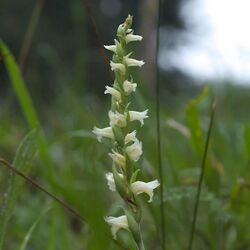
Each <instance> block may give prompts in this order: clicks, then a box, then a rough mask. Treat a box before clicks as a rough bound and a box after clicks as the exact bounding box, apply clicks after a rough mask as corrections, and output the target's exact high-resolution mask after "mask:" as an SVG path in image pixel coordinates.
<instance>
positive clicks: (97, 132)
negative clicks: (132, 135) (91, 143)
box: [92, 127, 114, 142]
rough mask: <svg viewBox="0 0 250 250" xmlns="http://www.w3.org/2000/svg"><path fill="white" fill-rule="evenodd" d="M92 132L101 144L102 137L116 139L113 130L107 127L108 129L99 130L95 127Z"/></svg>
mask: <svg viewBox="0 0 250 250" xmlns="http://www.w3.org/2000/svg"><path fill="white" fill-rule="evenodd" d="M92 132H93V133H94V134H95V135H96V136H97V140H98V141H99V142H101V140H102V137H106V138H110V139H114V134H113V130H112V128H111V127H107V128H97V127H94V129H93V130H92Z"/></svg>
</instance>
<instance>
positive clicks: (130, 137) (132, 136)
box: [125, 130, 138, 144]
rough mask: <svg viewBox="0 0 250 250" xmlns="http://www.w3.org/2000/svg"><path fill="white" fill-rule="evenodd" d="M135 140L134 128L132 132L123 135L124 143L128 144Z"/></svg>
mask: <svg viewBox="0 0 250 250" xmlns="http://www.w3.org/2000/svg"><path fill="white" fill-rule="evenodd" d="M136 140H138V139H137V138H136V130H134V131H133V132H131V133H128V134H127V135H126V136H125V144H128V143H130V142H135V141H136Z"/></svg>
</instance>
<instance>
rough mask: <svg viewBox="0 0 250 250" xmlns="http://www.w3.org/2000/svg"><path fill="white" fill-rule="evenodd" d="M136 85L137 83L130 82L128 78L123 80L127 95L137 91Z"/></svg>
mask: <svg viewBox="0 0 250 250" xmlns="http://www.w3.org/2000/svg"><path fill="white" fill-rule="evenodd" d="M136 87H137V84H136V83H133V82H130V81H128V80H126V81H124V82H123V90H124V92H125V93H126V94H127V95H129V94H130V93H132V92H135V90H136Z"/></svg>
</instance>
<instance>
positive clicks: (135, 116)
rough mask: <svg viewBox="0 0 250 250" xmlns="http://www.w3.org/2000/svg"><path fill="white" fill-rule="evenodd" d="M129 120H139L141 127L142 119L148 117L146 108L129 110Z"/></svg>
mask: <svg viewBox="0 0 250 250" xmlns="http://www.w3.org/2000/svg"><path fill="white" fill-rule="evenodd" d="M129 118H130V121H139V122H140V123H141V127H142V126H143V125H144V119H146V118H148V109H146V110H144V111H142V112H138V111H129Z"/></svg>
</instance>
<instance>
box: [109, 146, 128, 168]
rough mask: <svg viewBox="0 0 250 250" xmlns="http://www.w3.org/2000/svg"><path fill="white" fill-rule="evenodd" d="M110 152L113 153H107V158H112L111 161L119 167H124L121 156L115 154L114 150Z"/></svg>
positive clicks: (123, 159) (123, 160) (124, 160)
mask: <svg viewBox="0 0 250 250" xmlns="http://www.w3.org/2000/svg"><path fill="white" fill-rule="evenodd" d="M112 152H113V153H109V156H110V157H111V158H112V160H113V161H114V162H115V163H117V164H118V165H119V166H121V167H124V166H125V163H126V159H125V157H124V156H123V155H122V154H120V153H117V152H115V151H114V150H112Z"/></svg>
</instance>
